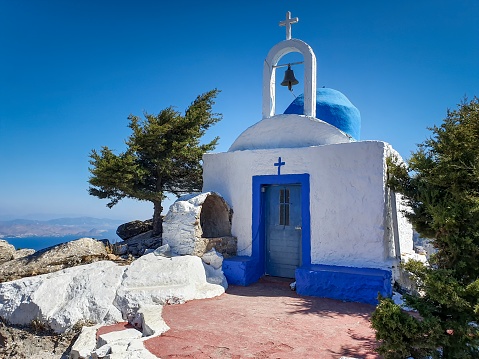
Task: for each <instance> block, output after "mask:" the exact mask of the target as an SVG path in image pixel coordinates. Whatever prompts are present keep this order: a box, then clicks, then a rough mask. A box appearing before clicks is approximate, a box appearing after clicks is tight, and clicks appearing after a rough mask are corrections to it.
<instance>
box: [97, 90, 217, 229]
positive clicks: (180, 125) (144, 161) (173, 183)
mask: <svg viewBox="0 0 479 359" xmlns="http://www.w3.org/2000/svg"><path fill="white" fill-rule="evenodd" d="M218 92H219V91H218V90H216V89H214V90H211V91H209V92H206V93H204V94H202V95H199V96H198V97H197V98H196V99H195V101H193V103H192V104H191V105H190V106H189V107H188V108H187V110H186V111H185V114H184V115H181V114H180V113H179V112H178V111H176V110H175V109H174V108H173V107H167V108H166V109H164V110H162V111H161V112H160V113H159V114H157V115H152V114H148V113H145V114H144V117H145V118H144V119H140V118H139V117H137V116H134V115H130V116H129V117H128V120H129V121H130V123H129V125H128V127H130V129H131V130H132V134H131V135H130V137H129V138H128V140H127V141H126V145H127V149H126V151H125V152H123V153H120V154H119V155H116V154H114V153H113V152H112V151H111V150H110V149H109V148H108V147H102V149H101V151H100V152H97V151H96V150H92V151H91V153H90V158H91V160H90V164H91V166H92V167H90V168H89V170H90V172H91V176H90V179H89V181H88V182H89V184H90V187H89V190H88V191H89V193H90V194H91V195H92V196H96V197H98V198H101V199H109V200H110V202H109V203H108V204H107V206H108V207H110V208H111V207H113V206H114V205H115V204H117V203H118V201H120V200H121V199H123V198H125V197H128V198H133V199H137V200H140V201H150V202H152V203H153V205H154V212H153V235H155V236H157V235H161V233H162V218H161V211H162V209H163V208H162V205H161V203H162V201H163V200H164V199H165V198H166V193H173V194H175V195H176V196H180V195H182V194H185V193H190V192H196V191H201V189H202V174H203V171H202V166H201V160H202V157H203V154H204V153H205V152H208V151H211V150H213V149H214V148H215V147H216V144H217V142H218V138H215V139H213V140H212V141H211V142H208V143H205V144H202V143H201V142H200V139H201V137H202V136H203V135H204V134H205V132H206V130H208V128H209V127H210V126H212V125H214V124H215V123H216V122H218V121H220V120H221V118H222V116H221V114H217V113H212V107H213V105H214V103H215V102H214V100H215V98H216V96H217V94H218Z"/></svg>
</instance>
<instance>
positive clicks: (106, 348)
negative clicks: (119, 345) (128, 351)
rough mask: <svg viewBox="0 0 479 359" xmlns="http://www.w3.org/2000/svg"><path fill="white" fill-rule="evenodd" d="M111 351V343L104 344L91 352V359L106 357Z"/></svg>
mask: <svg viewBox="0 0 479 359" xmlns="http://www.w3.org/2000/svg"><path fill="white" fill-rule="evenodd" d="M110 352H111V345H109V344H105V345H102V346H101V347H99V348H98V349H96V350H95V351H93V352H92V353H91V359H100V358H104V357H106V356H107V355H108V354H110Z"/></svg>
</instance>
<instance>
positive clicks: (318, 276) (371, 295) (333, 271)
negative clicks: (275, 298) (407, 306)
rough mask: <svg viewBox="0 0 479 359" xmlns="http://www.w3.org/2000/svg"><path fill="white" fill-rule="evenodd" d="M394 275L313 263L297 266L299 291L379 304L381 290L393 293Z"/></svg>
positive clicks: (386, 295)
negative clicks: (306, 265)
mask: <svg viewBox="0 0 479 359" xmlns="http://www.w3.org/2000/svg"><path fill="white" fill-rule="evenodd" d="M391 277H392V272H391V271H386V270H382V269H373V268H355V267H342V266H328V265H311V266H309V267H306V268H305V267H302V268H298V269H296V292H297V293H298V294H301V295H310V296H316V297H325V298H332V299H339V300H344V301H348V302H360V303H369V304H374V305H376V304H377V303H378V301H377V297H378V293H380V294H381V295H382V296H384V297H390V296H391V295H392V286H391Z"/></svg>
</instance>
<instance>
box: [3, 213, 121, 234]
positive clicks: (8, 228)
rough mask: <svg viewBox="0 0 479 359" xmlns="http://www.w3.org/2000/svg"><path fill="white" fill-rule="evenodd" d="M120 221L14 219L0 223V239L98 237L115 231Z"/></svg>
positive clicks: (81, 218) (100, 219)
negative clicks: (71, 236) (70, 236)
mask: <svg viewBox="0 0 479 359" xmlns="http://www.w3.org/2000/svg"><path fill="white" fill-rule="evenodd" d="M124 222H125V221H122V220H115V219H106V218H92V217H78V218H57V219H51V220H48V221H36V220H29V219H14V220H11V221H0V238H6V237H14V238H15V237H16V238H22V237H63V236H68V235H77V236H89V237H99V236H102V234H104V233H106V232H112V231H115V230H116V228H117V227H118V226H119V225H120V224H122V223H124Z"/></svg>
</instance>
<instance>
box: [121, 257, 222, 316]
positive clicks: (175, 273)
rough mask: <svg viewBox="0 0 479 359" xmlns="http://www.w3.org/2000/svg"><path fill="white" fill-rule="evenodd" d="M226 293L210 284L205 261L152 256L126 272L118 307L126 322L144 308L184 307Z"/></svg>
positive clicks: (191, 258)
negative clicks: (152, 306) (164, 305)
mask: <svg viewBox="0 0 479 359" xmlns="http://www.w3.org/2000/svg"><path fill="white" fill-rule="evenodd" d="M222 293H224V288H223V287H222V286H220V285H215V284H210V283H208V282H207V281H206V274H205V269H204V267H203V264H202V261H201V258H199V257H196V256H179V257H172V258H165V257H161V256H155V255H154V254H153V253H150V254H147V255H144V256H142V257H141V258H139V259H137V260H136V261H134V262H133V263H132V264H130V266H129V268H128V270H127V271H125V274H124V278H123V281H122V283H121V286H120V288H119V289H118V291H117V296H116V298H115V304H116V306H117V307H118V308H121V309H122V312H123V315H124V317H125V318H126V316H127V315H128V312H129V311H133V312H136V311H138V309H139V308H140V306H142V305H143V306H148V305H156V304H161V305H162V304H166V303H183V302H185V301H188V300H192V299H201V298H211V297H214V296H218V295H221V294H222Z"/></svg>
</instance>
